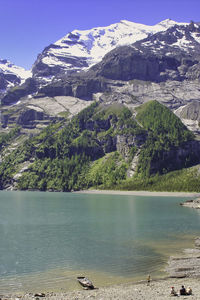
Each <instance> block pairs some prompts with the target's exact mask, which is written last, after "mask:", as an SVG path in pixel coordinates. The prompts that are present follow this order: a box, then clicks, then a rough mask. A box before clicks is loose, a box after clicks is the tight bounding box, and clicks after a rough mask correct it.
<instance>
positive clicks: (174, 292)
mask: <svg viewBox="0 0 200 300" xmlns="http://www.w3.org/2000/svg"><path fill="white" fill-rule="evenodd" d="M171 296H178V294H177V292H176V291H175V289H174V287H173V286H172V289H171Z"/></svg>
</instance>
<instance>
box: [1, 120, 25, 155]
mask: <svg viewBox="0 0 200 300" xmlns="http://www.w3.org/2000/svg"><path fill="white" fill-rule="evenodd" d="M19 133H20V127H19V126H17V127H16V128H13V129H12V130H10V132H9V133H2V134H1V135H0V151H1V150H2V148H3V147H4V146H6V145H8V143H9V142H10V141H12V140H13V138H15V137H16V136H18V135H19Z"/></svg>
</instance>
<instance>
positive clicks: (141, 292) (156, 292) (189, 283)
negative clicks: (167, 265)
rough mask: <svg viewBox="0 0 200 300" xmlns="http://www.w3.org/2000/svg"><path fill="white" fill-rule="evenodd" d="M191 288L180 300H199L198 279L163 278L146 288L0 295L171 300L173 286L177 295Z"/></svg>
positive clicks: (27, 298)
mask: <svg viewBox="0 0 200 300" xmlns="http://www.w3.org/2000/svg"><path fill="white" fill-rule="evenodd" d="M182 285H184V286H185V287H191V288H192V291H193V295H191V296H180V297H181V298H182V299H195V300H198V299H200V283H199V278H184V279H180V278H165V279H160V280H155V281H151V282H150V285H149V286H148V285H147V283H146V282H141V283H133V284H122V285H117V286H111V287H104V288H99V289H94V290H80V291H75V292H63V293H46V294H45V297H38V296H36V297H34V294H23V295H22V294H15V295H11V294H10V295H4V296H3V295H0V298H1V299H2V300H6V299H7V300H11V299H13V300H20V299H23V300H31V299H36V300H40V299H41V300H42V299H49V300H82V299H98V300H111V299H115V300H122V299H123V300H145V299H148V300H163V299H171V296H170V291H171V287H172V286H174V288H175V290H176V291H177V292H178V293H179V290H180V288H181V286H182Z"/></svg>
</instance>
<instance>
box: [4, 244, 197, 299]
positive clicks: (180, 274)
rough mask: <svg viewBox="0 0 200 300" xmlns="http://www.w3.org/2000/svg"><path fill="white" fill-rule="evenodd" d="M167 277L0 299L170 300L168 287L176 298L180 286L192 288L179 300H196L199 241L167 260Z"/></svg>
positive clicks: (8, 296) (13, 295) (14, 295)
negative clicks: (91, 288) (90, 288)
mask: <svg viewBox="0 0 200 300" xmlns="http://www.w3.org/2000/svg"><path fill="white" fill-rule="evenodd" d="M166 271H167V272H168V274H169V276H168V277H166V278H161V279H155V280H154V278H151V281H150V284H147V281H146V280H145V281H140V282H137V283H134V282H133V283H127V284H119V285H113V286H110V287H100V288H95V289H94V290H84V289H81V288H80V290H79V291H73V292H67V291H66V292H64V291H63V292H62V293H53V292H46V293H45V294H43V293H41V294H39V293H37V294H36V293H35V294H33V293H24V294H23V293H21V294H6V295H0V299H1V300H20V299H23V300H33V299H35V300H42V299H44V300H45V299H47V300H84V299H87V300H88V299H98V300H111V299H115V300H122V299H123V300H165V299H171V297H172V296H171V295H170V291H171V287H172V286H173V287H174V288H175V291H176V292H177V293H178V295H179V291H180V288H181V286H182V285H184V286H185V287H186V288H188V287H191V288H192V295H190V296H180V297H181V298H182V299H195V300H200V282H199V279H200V238H197V239H196V240H195V248H194V249H186V250H185V251H184V253H183V254H182V255H179V256H178V257H171V258H170V259H169V261H168V266H167V268H166Z"/></svg>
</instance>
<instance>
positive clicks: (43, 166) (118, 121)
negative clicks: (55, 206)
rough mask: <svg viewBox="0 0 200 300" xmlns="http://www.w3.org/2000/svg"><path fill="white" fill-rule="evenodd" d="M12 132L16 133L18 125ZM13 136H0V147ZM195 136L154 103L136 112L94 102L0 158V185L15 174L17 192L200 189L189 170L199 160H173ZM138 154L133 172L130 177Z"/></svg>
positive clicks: (189, 158)
mask: <svg viewBox="0 0 200 300" xmlns="http://www.w3.org/2000/svg"><path fill="white" fill-rule="evenodd" d="M16 130H18V131H17V132H18V133H19V128H18V129H16ZM15 134H16V131H13V132H10V134H8V135H7V136H5V135H2V136H0V145H1V147H2V146H3V145H4V146H5V145H6V143H7V142H8V141H9V140H10V139H12V137H13V136H14V135H15ZM193 140H194V135H193V134H192V133H191V132H190V131H189V130H188V129H187V128H186V127H185V126H184V125H183V124H182V122H181V121H180V119H179V118H178V117H176V116H175V115H174V114H173V113H172V112H171V111H170V110H169V109H168V108H166V107H165V106H163V105H162V104H160V103H159V102H157V101H150V102H148V103H145V104H143V105H141V106H140V107H138V108H137V110H136V111H134V112H133V111H131V110H130V109H128V108H127V107H126V106H124V105H123V104H112V105H106V104H102V103H97V102H94V103H93V104H92V105H91V106H89V107H88V108H86V109H84V110H82V111H81V112H80V113H79V114H78V115H76V116H75V117H73V118H72V119H71V120H70V121H69V120H67V119H64V118H63V120H62V121H59V122H53V123H52V124H50V125H49V126H48V127H46V128H45V129H44V130H43V131H41V133H40V134H39V135H37V136H35V137H32V138H30V139H29V140H27V141H25V142H24V143H23V144H22V145H20V146H19V147H17V148H16V149H15V150H14V151H12V152H11V153H10V154H8V155H6V156H5V157H3V161H2V163H1V164H0V188H1V189H4V188H6V187H7V186H9V185H11V184H13V182H14V179H13V178H14V176H15V175H16V174H19V176H18V179H17V182H16V183H15V188H17V189H21V190H41V191H46V190H48V191H74V190H81V189H88V188H94V187H95V188H100V189H127V190H139V189H143V190H144V189H146V190H184V191H190V190H192V191H199V186H200V184H199V182H200V179H199V175H198V172H197V171H195V170H193V169H187V168H188V167H191V166H193V165H195V164H197V163H199V157H198V156H197V155H196V156H195V155H194V153H192V154H190V153H188V154H187V156H185V157H182V158H181V159H182V160H181V159H179V161H178V162H177V160H176V157H175V155H174V153H176V152H177V151H178V149H179V148H180V147H184V145H187V143H190V142H191V141H193ZM173 151H174V152H173ZM171 152H172V155H171V154H170V153H171ZM136 153H139V160H138V166H137V170H136V172H135V174H134V176H133V177H132V178H128V177H127V171H128V170H129V168H130V166H131V162H132V160H133V158H134V156H135V154H136ZM24 166H26V168H25V169H24V170H23V172H21V170H22V168H24ZM178 169H179V171H175V170H178ZM191 170H192V171H191ZM176 172H178V173H176ZM188 174H190V175H188ZM173 177H175V178H176V179H177V178H179V180H172V178H173ZM191 178H193V179H194V178H195V180H189V179H191ZM181 182H186V183H185V184H184V185H183V184H181ZM189 183H190V184H189Z"/></svg>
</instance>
